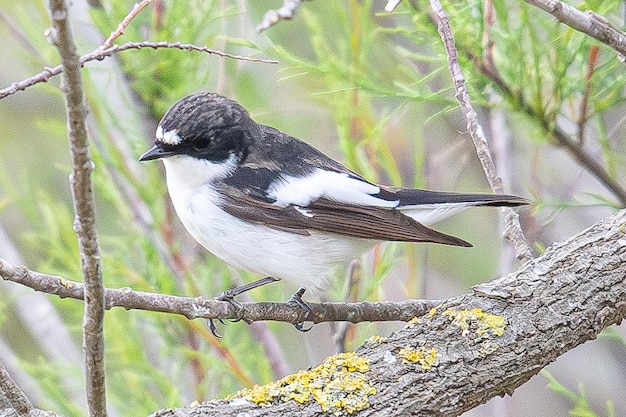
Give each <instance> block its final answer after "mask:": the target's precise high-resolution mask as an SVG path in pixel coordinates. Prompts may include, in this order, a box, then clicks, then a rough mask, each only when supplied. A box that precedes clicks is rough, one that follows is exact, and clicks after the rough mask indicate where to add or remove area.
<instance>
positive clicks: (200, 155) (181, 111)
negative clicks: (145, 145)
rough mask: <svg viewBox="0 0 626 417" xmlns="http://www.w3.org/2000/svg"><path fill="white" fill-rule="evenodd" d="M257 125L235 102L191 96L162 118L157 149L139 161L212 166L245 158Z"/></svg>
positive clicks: (210, 95)
mask: <svg viewBox="0 0 626 417" xmlns="http://www.w3.org/2000/svg"><path fill="white" fill-rule="evenodd" d="M255 129H258V127H257V125H256V123H255V122H254V121H252V119H250V116H249V114H248V112H247V111H246V110H245V109H244V108H243V107H241V106H240V105H239V104H237V103H236V102H234V101H232V100H229V99H227V98H225V97H222V96H220V95H218V94H215V93H209V92H201V93H195V94H192V95H189V96H187V97H185V98H183V99H182V100H180V101H178V102H177V103H176V104H174V105H173V106H172V107H171V108H170V109H169V110H168V111H167V113H166V114H165V116H163V119H162V120H161V122H160V123H159V126H158V128H157V131H156V140H155V142H154V146H153V147H152V148H151V149H150V150H149V151H147V152H146V153H144V154H143V155H141V157H140V158H139V160H140V161H150V160H155V159H162V158H169V157H172V156H180V155H185V156H190V157H193V158H196V159H201V160H205V161H209V162H213V163H219V162H223V161H226V160H228V159H230V158H232V157H233V156H235V157H236V158H237V159H239V160H241V159H243V158H245V155H246V153H247V149H248V146H249V144H250V142H251V140H252V137H253V133H254V132H255Z"/></svg>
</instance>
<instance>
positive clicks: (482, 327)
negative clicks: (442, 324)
mask: <svg viewBox="0 0 626 417" xmlns="http://www.w3.org/2000/svg"><path fill="white" fill-rule="evenodd" d="M442 314H443V315H444V316H448V317H450V318H452V323H453V324H454V325H456V326H458V327H459V328H460V329H461V333H462V334H463V336H466V335H467V334H468V333H469V330H470V326H471V325H472V324H474V325H475V326H477V327H478V328H477V329H476V333H477V334H478V335H479V336H482V335H485V334H487V335H493V336H502V335H503V334H504V330H505V329H506V323H505V319H504V317H502V316H498V315H496V314H490V313H486V312H484V311H483V310H482V309H481V308H473V309H471V310H467V309H464V310H456V309H454V308H449V309H447V310H446V311H444V312H443V313H442Z"/></svg>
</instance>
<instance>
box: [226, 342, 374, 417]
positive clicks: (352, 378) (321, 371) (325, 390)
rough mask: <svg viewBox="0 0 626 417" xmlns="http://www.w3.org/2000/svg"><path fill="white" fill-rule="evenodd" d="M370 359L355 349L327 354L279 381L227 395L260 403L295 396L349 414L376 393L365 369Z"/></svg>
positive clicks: (300, 400)
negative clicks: (306, 369)
mask: <svg viewBox="0 0 626 417" xmlns="http://www.w3.org/2000/svg"><path fill="white" fill-rule="evenodd" d="M368 370H369V360H368V359H366V358H363V357H361V356H358V355H357V354H355V353H341V354H338V355H334V356H331V357H329V358H328V359H326V360H325V361H324V363H322V364H321V365H319V366H318V367H316V368H313V369H311V370H310V371H300V372H298V373H296V374H293V375H289V376H287V377H285V378H283V379H281V380H279V381H276V382H271V383H269V384H266V385H263V386H258V385H257V386H254V387H252V388H249V389H243V390H241V391H239V392H237V393H235V394H234V395H232V396H230V397H228V398H227V399H228V400H233V399H235V398H241V399H244V400H247V401H250V402H253V403H255V404H258V405H260V406H269V405H271V404H274V403H276V402H284V401H289V400H294V401H296V402H298V403H301V404H302V403H305V402H309V401H315V402H317V403H318V404H319V405H320V406H321V407H322V411H323V412H325V413H331V414H334V415H336V416H342V415H347V414H352V413H354V412H356V411H359V410H363V409H366V408H368V407H369V396H371V395H373V394H375V393H376V388H374V387H372V386H371V385H370V384H369V382H368V378H367V377H366V376H365V372H367V371H368Z"/></svg>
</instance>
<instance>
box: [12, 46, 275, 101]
mask: <svg viewBox="0 0 626 417" xmlns="http://www.w3.org/2000/svg"><path fill="white" fill-rule="evenodd" d="M142 48H151V49H161V48H171V49H180V50H183V51H197V52H204V53H207V54H212V55H217V56H221V57H223V58H232V59H237V60H240V61H250V62H260V63H263V64H278V61H276V60H273V59H263V58H250V57H246V56H241V55H233V54H229V53H226V52H222V51H217V50H215V49H211V48H207V47H206V46H197V45H193V44H189V43H181V42H167V41H160V42H148V41H143V42H126V43H124V44H122V45H113V46H111V47H110V48H107V49H99V48H98V49H96V50H94V51H92V52H89V53H87V54H85V55H83V56H81V57H80V58H79V62H80V64H81V66H83V65H84V64H85V63H87V62H89V61H94V60H98V61H101V60H103V59H104V58H108V57H110V56H113V55H114V54H116V53H118V52H122V51H127V50H129V49H142ZM62 72H63V66H62V65H57V66H56V67H45V68H44V70H43V71H41V72H40V73H39V74H35V75H33V76H32V77H28V78H25V79H24V80H22V81H16V82H14V83H13V84H11V85H10V86H8V87H5V88H3V89H1V90H0V99H3V98H5V97H7V96H10V95H13V94H15V93H17V92H18V91H21V90H25V89H26V88H28V87H30V86H32V85H35V84H38V83H44V82H47V81H48V80H49V79H50V78H52V77H54V76H56V75H59V74H60V73H62Z"/></svg>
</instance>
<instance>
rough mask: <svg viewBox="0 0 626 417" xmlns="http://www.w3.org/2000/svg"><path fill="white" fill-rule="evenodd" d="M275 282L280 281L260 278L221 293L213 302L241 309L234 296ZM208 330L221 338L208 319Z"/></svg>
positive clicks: (271, 278) (211, 321)
mask: <svg viewBox="0 0 626 417" xmlns="http://www.w3.org/2000/svg"><path fill="white" fill-rule="evenodd" d="M276 281H280V279H278V278H273V277H265V278H261V279H258V280H256V281H252V282H249V283H247V284H244V285H240V286H238V287H234V288H230V289H228V290H226V291H224V292H222V293H221V294H220V295H218V296H217V297H215V300H218V301H226V302H227V303H229V304H231V305H232V306H234V307H235V308H241V304H240V303H239V302H238V301H237V300H235V297H236V296H238V295H241V294H243V293H244V292H247V291H250V290H252V289H254V288H256V287H261V286H263V285H265V284H269V283H271V282H276ZM218 320H219V322H220V323H222V324H224V322H223V321H222V319H218ZM234 321H239V320H234ZM209 330H211V333H212V334H213V336H215V337H218V338H221V337H222V336H220V335H219V334H218V333H217V327H216V326H215V323H214V322H213V319H209Z"/></svg>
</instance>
